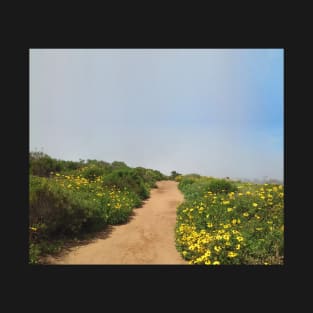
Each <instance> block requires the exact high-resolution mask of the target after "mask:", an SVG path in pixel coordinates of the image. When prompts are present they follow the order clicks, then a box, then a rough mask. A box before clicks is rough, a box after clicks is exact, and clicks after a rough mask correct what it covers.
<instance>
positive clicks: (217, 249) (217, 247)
mask: <svg viewBox="0 0 313 313" xmlns="http://www.w3.org/2000/svg"><path fill="white" fill-rule="evenodd" d="M214 250H215V251H216V252H220V251H221V250H222V248H221V247H220V246H214Z"/></svg>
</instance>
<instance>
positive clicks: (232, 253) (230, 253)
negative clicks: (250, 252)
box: [227, 251, 238, 258]
mask: <svg viewBox="0 0 313 313" xmlns="http://www.w3.org/2000/svg"><path fill="white" fill-rule="evenodd" d="M237 255H238V253H236V252H232V251H229V252H228V254H227V256H228V257H229V258H234V257H235V256H237Z"/></svg>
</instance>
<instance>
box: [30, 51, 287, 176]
mask: <svg viewBox="0 0 313 313" xmlns="http://www.w3.org/2000/svg"><path fill="white" fill-rule="evenodd" d="M283 149H284V146H283V50H282V49H30V150H31V151H34V150H42V151H43V152H45V153H47V154H49V155H50V156H52V157H54V158H59V159H65V160H79V159H98V160H104V161H108V162H112V161H115V160H117V161H124V162H126V163H127V164H128V165H129V166H144V167H149V168H154V169H158V170H160V171H162V172H163V173H166V174H169V173H170V171H172V170H176V171H178V172H180V173H183V174H185V173H192V172H196V173H199V174H202V175H209V176H215V177H225V176H229V177H232V178H243V177H245V178H249V179H254V178H259V179H261V178H264V177H265V176H267V177H270V178H275V179H283V151H284V150H283Z"/></svg>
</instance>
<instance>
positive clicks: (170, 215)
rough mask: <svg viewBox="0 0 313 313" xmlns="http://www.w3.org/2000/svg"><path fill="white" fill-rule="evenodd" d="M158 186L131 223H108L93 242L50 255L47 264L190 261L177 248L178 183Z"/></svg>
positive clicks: (166, 183) (167, 182) (135, 263)
mask: <svg viewBox="0 0 313 313" xmlns="http://www.w3.org/2000/svg"><path fill="white" fill-rule="evenodd" d="M157 185H158V188H157V189H152V190H151V195H150V198H149V199H148V200H146V201H145V202H144V204H143V206H142V207H141V208H137V209H134V211H133V212H134V213H133V215H132V217H131V218H130V221H129V222H128V223H126V224H123V225H116V226H109V227H108V228H107V229H106V230H105V231H103V232H102V233H100V234H99V235H98V236H97V238H95V239H94V240H92V242H89V243H88V244H85V245H80V246H76V247H72V248H70V249H68V250H67V251H66V252H63V253H62V255H59V256H58V257H52V256H50V257H48V258H47V259H46V264H134V265H137V264H187V262H186V261H184V260H183V259H182V257H181V256H180V255H179V253H178V252H177V250H176V247H175V223H176V209H177V206H178V205H179V204H180V203H181V202H182V201H183V199H184V198H183V195H182V193H181V192H180V191H179V190H178V188H177V182H174V181H161V182H158V183H157Z"/></svg>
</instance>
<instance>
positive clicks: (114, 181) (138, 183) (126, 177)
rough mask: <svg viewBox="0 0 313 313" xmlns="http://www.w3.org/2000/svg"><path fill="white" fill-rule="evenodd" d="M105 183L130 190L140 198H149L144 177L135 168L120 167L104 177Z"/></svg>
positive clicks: (105, 184)
mask: <svg viewBox="0 0 313 313" xmlns="http://www.w3.org/2000/svg"><path fill="white" fill-rule="evenodd" d="M103 185H104V186H110V187H113V186H115V187H117V188H119V189H121V190H125V189H126V190H129V191H132V192H134V193H135V194H137V195H138V196H139V197H140V199H147V198H148V197H149V191H148V189H147V187H146V186H145V184H144V181H143V179H142V177H141V176H140V175H139V174H138V172H137V171H135V170H133V169H119V170H115V171H113V172H112V173H111V174H109V175H107V176H104V177H103Z"/></svg>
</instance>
